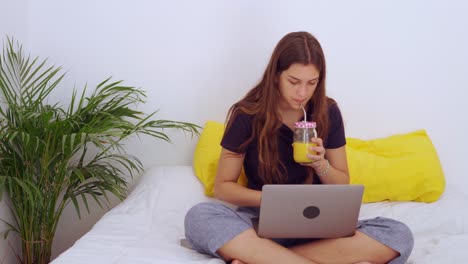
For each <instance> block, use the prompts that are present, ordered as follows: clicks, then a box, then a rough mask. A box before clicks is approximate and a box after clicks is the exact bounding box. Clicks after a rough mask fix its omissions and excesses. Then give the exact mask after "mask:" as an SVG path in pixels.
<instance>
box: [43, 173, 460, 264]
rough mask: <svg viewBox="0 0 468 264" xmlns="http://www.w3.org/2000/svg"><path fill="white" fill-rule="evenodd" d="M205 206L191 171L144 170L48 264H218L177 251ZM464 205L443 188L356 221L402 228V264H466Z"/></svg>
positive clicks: (454, 190)
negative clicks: (189, 219) (408, 250)
mask: <svg viewBox="0 0 468 264" xmlns="http://www.w3.org/2000/svg"><path fill="white" fill-rule="evenodd" d="M208 200H213V199H212V198H208V197H207V196H205V195H204V190H203V186H202V184H201V183H200V181H199V180H198V179H197V177H196V176H195V174H194V171H193V168H192V166H161V167H154V168H150V169H148V170H146V172H145V173H144V174H143V175H142V176H141V177H140V178H139V180H138V182H137V183H136V184H135V188H134V189H133V191H132V192H131V193H130V195H129V196H128V197H127V199H125V200H124V201H123V202H122V203H121V204H119V205H118V206H116V207H115V208H113V209H112V210H110V211H109V212H108V213H106V214H105V215H104V216H103V217H102V218H101V219H100V220H99V221H98V222H97V223H96V224H95V225H94V227H93V228H92V229H91V230H90V231H89V232H88V233H87V234H85V235H84V236H83V237H82V238H80V239H79V240H78V241H76V243H75V244H74V245H73V246H72V247H71V248H69V249H68V250H66V251H65V252H63V253H62V254H61V255H59V256H58V257H57V258H56V259H55V260H54V261H53V262H52V263H53V264H73V263H99V264H106V263H113V264H118V263H168V264H182V263H200V264H201V263H203V264H215V263H224V262H223V261H221V260H220V259H215V258H211V257H210V256H207V255H203V254H199V253H197V252H195V251H193V250H191V249H189V248H186V247H183V246H181V245H180V239H181V238H183V236H184V225H183V221H184V216H185V213H186V212H187V210H188V209H189V208H190V207H191V206H193V205H194V204H196V203H199V202H202V201H208ZM467 204H468V197H467V195H466V194H464V193H463V192H462V191H461V190H460V189H458V187H457V186H454V185H447V187H446V190H445V192H444V194H443V195H442V196H441V198H440V199H439V200H438V201H436V202H433V203H419V202H377V203H366V204H363V205H362V208H361V212H360V218H369V217H375V216H386V217H391V218H394V219H398V220H400V221H403V222H404V223H406V224H407V225H408V226H409V227H410V228H411V229H412V230H413V232H414V236H415V247H414V250H413V253H412V255H411V257H410V259H409V260H408V262H407V263H411V264H427V263H431V264H439V263H440V264H442V263H466V262H467V261H468V251H467V250H466V246H467V245H468V210H466V205H467Z"/></svg>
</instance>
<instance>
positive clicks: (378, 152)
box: [346, 130, 445, 202]
mask: <svg viewBox="0 0 468 264" xmlns="http://www.w3.org/2000/svg"><path fill="white" fill-rule="evenodd" d="M346 153H347V157H348V166H349V174H350V180H351V184H358V183H359V184H363V185H364V186H365V191H364V197H363V202H378V201H383V200H390V201H417V202H434V201H436V200H438V199H439V197H440V196H441V195H442V193H443V192H444V189H445V178H444V172H443V170H442V166H441V164H440V161H439V158H438V156H437V152H436V150H435V148H434V146H433V145H432V142H431V140H430V138H429V136H428V135H427V133H426V132H425V131H424V130H419V131H414V132H411V133H406V134H400V135H393V136H390V137H386V138H381V139H373V140H367V141H365V140H360V139H355V138H347V145H346Z"/></svg>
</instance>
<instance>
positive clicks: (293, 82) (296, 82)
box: [289, 80, 299, 85]
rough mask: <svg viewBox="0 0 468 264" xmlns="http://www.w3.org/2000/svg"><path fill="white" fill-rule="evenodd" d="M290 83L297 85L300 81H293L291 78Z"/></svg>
mask: <svg viewBox="0 0 468 264" xmlns="http://www.w3.org/2000/svg"><path fill="white" fill-rule="evenodd" d="M289 83H291V84H292V85H296V84H298V83H299V82H298V81H291V80H289Z"/></svg>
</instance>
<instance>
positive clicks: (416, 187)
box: [193, 121, 445, 202]
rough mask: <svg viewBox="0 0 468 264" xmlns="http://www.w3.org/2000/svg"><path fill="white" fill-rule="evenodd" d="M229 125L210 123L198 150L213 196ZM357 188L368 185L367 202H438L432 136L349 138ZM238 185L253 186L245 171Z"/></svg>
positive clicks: (440, 182)
mask: <svg viewBox="0 0 468 264" xmlns="http://www.w3.org/2000/svg"><path fill="white" fill-rule="evenodd" d="M223 133H224V124H221V123H219V122H215V121H208V122H207V123H206V124H205V127H204V128H203V131H202V133H201V135H200V138H199V140H198V143H197V146H196V148H195V153H194V158H193V168H194V170H195V175H196V176H197V177H198V178H199V179H200V181H201V182H202V183H203V185H204V187H205V194H206V195H207V196H213V187H214V181H215V177H216V171H217V169H218V160H219V155H220V152H221V145H220V143H221V139H222V137H223ZM346 152H347V157H348V166H349V173H350V178H351V183H352V184H363V185H364V186H365V191H364V197H363V202H378V201H383V200H391V201H419V202H433V201H436V200H437V199H438V198H439V197H440V195H441V194H442V193H443V191H444V188H445V179H444V174H443V171H442V168H441V165H440V162H439V159H438V157H437V153H436V151H435V149H434V146H433V145H432V143H431V140H430V139H429V137H428V136H427V134H426V132H425V131H423V130H421V131H415V132H412V133H408V134H402V135H394V136H390V137H387V138H382V139H374V140H367V141H366V140H359V139H354V138H347V145H346ZM238 183H240V184H242V185H244V186H245V185H247V179H246V177H245V174H244V172H243V171H242V175H241V177H240V178H239V180H238Z"/></svg>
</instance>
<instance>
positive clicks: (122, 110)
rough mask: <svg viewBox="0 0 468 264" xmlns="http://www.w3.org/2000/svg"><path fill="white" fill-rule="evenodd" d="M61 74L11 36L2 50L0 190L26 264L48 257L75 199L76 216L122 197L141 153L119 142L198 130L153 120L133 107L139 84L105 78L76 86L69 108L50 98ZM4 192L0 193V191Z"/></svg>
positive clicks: (140, 99) (141, 98) (138, 100)
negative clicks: (50, 101) (62, 219)
mask: <svg viewBox="0 0 468 264" xmlns="http://www.w3.org/2000/svg"><path fill="white" fill-rule="evenodd" d="M63 77H64V74H62V73H61V68H60V67H55V66H52V67H49V66H47V60H42V61H41V60H39V59H38V58H31V57H30V56H25V55H24V53H23V49H22V47H21V46H20V45H18V44H16V43H14V42H13V41H12V40H10V39H8V41H7V42H6V44H4V49H3V52H2V54H1V55H0V96H1V97H0V157H1V158H0V194H1V193H2V192H3V191H6V193H7V194H8V195H9V197H10V199H11V204H12V211H13V218H14V219H13V223H7V224H8V226H9V227H10V228H9V231H8V232H11V231H12V232H17V233H18V234H19V235H20V237H21V240H22V251H23V254H22V256H23V259H22V262H23V263H47V262H48V261H49V260H50V253H51V246H52V241H53V237H54V234H55V230H56V227H57V224H58V221H59V219H60V216H61V214H62V211H63V209H64V208H65V207H66V206H67V205H68V204H70V203H71V204H73V205H74V207H75V209H76V212H77V214H78V216H79V217H81V209H82V208H80V204H81V203H82V204H83V205H84V207H85V208H86V211H87V212H88V213H89V212H90V210H89V200H90V199H91V200H94V201H95V202H96V203H97V204H98V205H99V206H101V207H103V206H108V205H109V195H113V196H115V197H117V198H119V199H120V200H122V199H124V198H125V196H126V194H127V181H128V179H130V178H132V177H133V176H134V175H136V174H138V173H140V172H141V171H142V169H143V165H142V164H141V162H140V161H139V160H138V158H136V157H134V156H132V155H129V154H128V153H126V152H125V149H124V148H123V145H122V142H123V141H124V140H125V139H127V138H128V137H130V136H133V135H137V134H146V135H149V136H151V137H154V138H156V139H161V140H164V141H167V142H170V138H169V136H168V135H167V134H166V133H165V129H177V130H181V131H184V132H185V133H188V134H190V135H192V136H193V135H197V134H198V131H199V129H200V127H199V126H197V125H195V124H192V123H188V122H179V121H172V120H163V119H161V120H158V119H154V117H155V115H156V114H157V111H155V112H153V113H150V114H145V113H142V112H141V111H138V110H136V109H135V107H136V106H137V105H138V104H141V103H144V102H145V101H144V99H145V97H146V95H145V93H144V91H143V90H141V89H138V88H135V87H131V86H125V85H123V82H122V81H111V79H110V78H108V79H106V80H104V81H103V82H101V83H100V84H99V85H97V87H96V89H94V91H92V94H91V95H90V96H86V87H85V88H84V89H83V91H82V92H81V93H78V92H77V91H76V90H73V92H72V94H71V97H70V101H69V102H68V104H67V107H66V108H63V107H61V106H60V105H59V104H53V105H50V104H47V102H48V99H49V98H48V96H49V95H50V94H51V92H52V91H54V89H56V88H57V87H58V86H59V85H60V83H61V81H62V79H63ZM0 197H1V196H0Z"/></svg>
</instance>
